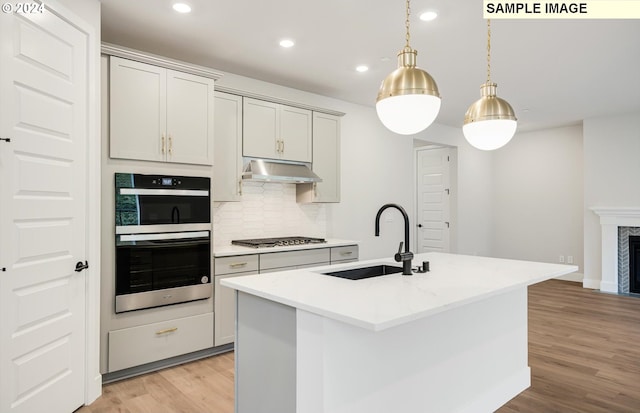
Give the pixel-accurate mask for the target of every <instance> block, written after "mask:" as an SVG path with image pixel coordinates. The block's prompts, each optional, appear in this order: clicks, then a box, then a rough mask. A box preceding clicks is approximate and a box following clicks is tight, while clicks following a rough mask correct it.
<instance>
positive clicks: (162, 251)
mask: <svg viewBox="0 0 640 413" xmlns="http://www.w3.org/2000/svg"><path fill="white" fill-rule="evenodd" d="M211 264H212V258H211V233H210V231H193V232H171V233H150V234H123V235H116V297H115V299H116V313H121V312H125V311H132V310H139V309H143V308H151V307H158V306H164V305H169V304H176V303H182V302H187V301H194V300H201V299H206V298H209V297H211V294H212V289H213V287H212V284H211Z"/></svg>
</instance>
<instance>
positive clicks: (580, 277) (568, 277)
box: [556, 272, 584, 283]
mask: <svg viewBox="0 0 640 413" xmlns="http://www.w3.org/2000/svg"><path fill="white" fill-rule="evenodd" d="M556 280H563V281H572V282H576V283H582V282H584V274H582V273H579V272H572V273H571V274H565V275H561V276H559V277H556Z"/></svg>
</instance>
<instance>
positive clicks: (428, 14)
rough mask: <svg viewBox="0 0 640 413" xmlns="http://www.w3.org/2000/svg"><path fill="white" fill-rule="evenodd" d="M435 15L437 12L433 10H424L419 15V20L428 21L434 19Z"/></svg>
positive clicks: (436, 15)
mask: <svg viewBox="0 0 640 413" xmlns="http://www.w3.org/2000/svg"><path fill="white" fill-rule="evenodd" d="M436 17H438V13H436V12H435V11H432V10H431V11H426V12H424V13H422V14H421V15H420V20H422V21H425V22H430V21H432V20H435V19H436Z"/></svg>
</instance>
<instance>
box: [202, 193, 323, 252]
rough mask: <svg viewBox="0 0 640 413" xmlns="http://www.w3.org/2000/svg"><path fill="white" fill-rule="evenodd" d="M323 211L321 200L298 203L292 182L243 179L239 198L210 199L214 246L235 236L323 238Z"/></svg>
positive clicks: (228, 241) (229, 240)
mask: <svg viewBox="0 0 640 413" xmlns="http://www.w3.org/2000/svg"><path fill="white" fill-rule="evenodd" d="M214 191H215V188H214ZM326 215H327V214H326V205H324V204H299V203H297V202H296V186H295V184H282V183H272V182H244V183H243V184H242V201H240V202H214V203H213V246H214V249H216V248H221V247H225V246H229V245H230V244H231V241H232V240H234V239H249V238H269V237H285V236H306V237H318V238H326V233H327V216H326Z"/></svg>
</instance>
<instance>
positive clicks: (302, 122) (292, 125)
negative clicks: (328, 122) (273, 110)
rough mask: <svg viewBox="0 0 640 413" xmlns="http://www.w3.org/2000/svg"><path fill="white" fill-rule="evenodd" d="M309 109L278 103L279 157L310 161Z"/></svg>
mask: <svg viewBox="0 0 640 413" xmlns="http://www.w3.org/2000/svg"><path fill="white" fill-rule="evenodd" d="M311 114H312V112H311V111H310V110H305V109H299V108H294V107H291V106H284V105H280V137H279V138H280V140H281V141H282V143H281V151H280V158H282V159H286V160H289V161H300V162H311V119H312V115H311Z"/></svg>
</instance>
